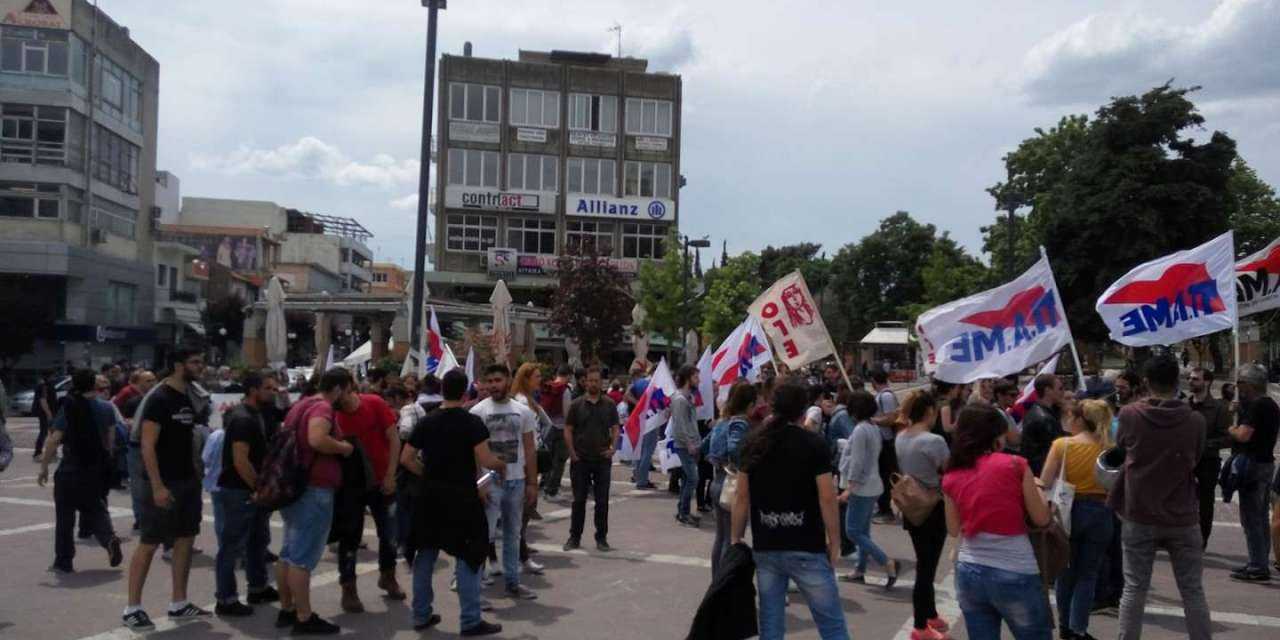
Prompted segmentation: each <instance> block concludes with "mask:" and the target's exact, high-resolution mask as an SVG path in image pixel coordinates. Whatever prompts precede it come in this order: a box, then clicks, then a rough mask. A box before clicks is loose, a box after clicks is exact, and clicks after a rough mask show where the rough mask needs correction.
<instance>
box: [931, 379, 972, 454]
mask: <svg viewBox="0 0 1280 640" xmlns="http://www.w3.org/2000/svg"><path fill="white" fill-rule="evenodd" d="M967 391H968V385H963V384H954V383H951V382H946V381H944V380H934V381H933V393H934V397H935V398H936V399H937V403H938V412H937V417H935V418H934V425H933V433H935V434H937V435H940V436H942V439H943V440H945V441H946V442H947V444H950V443H951V438H952V436H953V434H954V433H955V430H956V419H957V418H958V417H959V416H960V409H961V408H963V407H964V405H965V404H966V402H967V397H968V396H967V395H966V393H967Z"/></svg>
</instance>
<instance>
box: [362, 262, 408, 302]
mask: <svg viewBox="0 0 1280 640" xmlns="http://www.w3.org/2000/svg"><path fill="white" fill-rule="evenodd" d="M370 270H371V271H372V272H373V286H372V287H371V288H370V289H369V292H370V293H374V294H377V295H384V296H398V295H403V294H404V290H405V287H407V286H408V285H409V272H407V271H405V270H404V269H401V268H400V265H398V264H394V263H391V262H375V263H373V265H372V267H371V268H370Z"/></svg>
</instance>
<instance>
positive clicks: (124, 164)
mask: <svg viewBox="0 0 1280 640" xmlns="http://www.w3.org/2000/svg"><path fill="white" fill-rule="evenodd" d="M93 146H94V149H93V167H94V169H93V177H94V178H96V179H98V180H99V181H101V182H104V183H106V184H109V185H111V186H113V187H115V188H117V189H119V190H121V191H123V192H125V193H137V192H138V155H139V153H140V150H139V149H138V147H137V146H135V145H134V144H133V143H132V142H129V141H128V140H125V139H124V138H121V137H120V136H118V135H116V134H115V133H113V132H112V131H111V130H110V129H107V128H106V127H104V126H102V125H97V134H96V135H95V136H94V141H93Z"/></svg>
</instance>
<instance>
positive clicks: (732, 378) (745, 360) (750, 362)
mask: <svg viewBox="0 0 1280 640" xmlns="http://www.w3.org/2000/svg"><path fill="white" fill-rule="evenodd" d="M772 359H773V352H772V351H771V350H770V349H769V339H768V338H767V337H765V335H764V327H762V326H760V321H759V320H757V319H755V317H754V316H747V319H746V320H744V321H743V322H742V324H740V325H738V328H737V329H734V330H733V333H730V334H729V337H728V338H725V339H724V342H722V343H720V348H718V349H716V350H715V352H714V353H712V354H711V372H710V375H707V374H706V373H703V374H702V377H703V378H706V379H708V380H712V381H713V382H714V384H715V385H716V386H717V387H718V388H719V391H717V392H716V393H717V398H716V399H717V401H719V402H724V400H725V398H727V397H728V396H729V389H730V388H732V387H733V383H735V382H737V381H738V380H746V381H747V382H751V383H755V382H759V381H760V369H761V368H762V367H764V365H765V364H767V363H768V362H769V361H770V360H772ZM699 368H701V363H699ZM704 383H705V381H704Z"/></svg>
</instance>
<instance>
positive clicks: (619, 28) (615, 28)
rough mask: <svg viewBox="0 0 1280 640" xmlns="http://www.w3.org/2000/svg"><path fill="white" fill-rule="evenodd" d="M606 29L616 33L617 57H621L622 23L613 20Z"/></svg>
mask: <svg viewBox="0 0 1280 640" xmlns="http://www.w3.org/2000/svg"><path fill="white" fill-rule="evenodd" d="M608 30H609V31H612V32H614V33H617V34H618V57H619V58H621V57H622V23H620V22H614V23H613V26H612V27H609V29H608Z"/></svg>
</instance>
